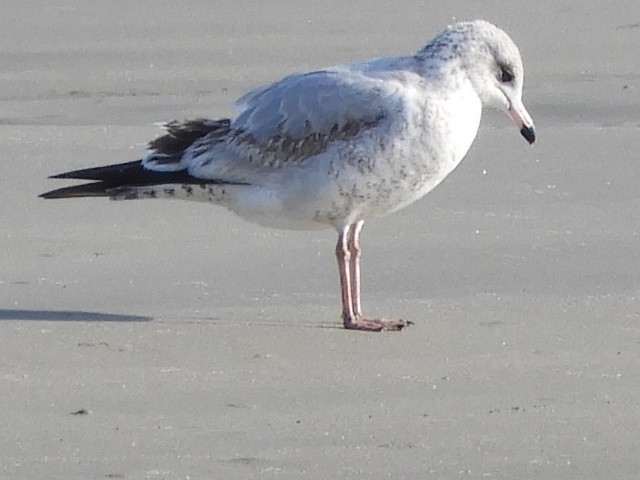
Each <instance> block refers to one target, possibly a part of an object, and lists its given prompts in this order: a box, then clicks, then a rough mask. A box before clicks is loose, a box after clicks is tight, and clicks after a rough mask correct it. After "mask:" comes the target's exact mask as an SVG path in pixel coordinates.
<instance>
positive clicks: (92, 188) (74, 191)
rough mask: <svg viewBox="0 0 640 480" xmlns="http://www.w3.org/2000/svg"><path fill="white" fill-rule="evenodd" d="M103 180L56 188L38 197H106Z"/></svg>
mask: <svg viewBox="0 0 640 480" xmlns="http://www.w3.org/2000/svg"><path fill="white" fill-rule="evenodd" d="M107 188H109V187H106V186H105V183H104V182H94V183H84V184H82V185H75V186H73V187H65V188H58V189H57V190H51V191H50V192H47V193H43V194H41V195H38V196H39V197H40V198H47V199H53V198H77V197H108V196H109V195H108V194H107Z"/></svg>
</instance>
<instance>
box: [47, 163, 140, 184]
mask: <svg viewBox="0 0 640 480" xmlns="http://www.w3.org/2000/svg"><path fill="white" fill-rule="evenodd" d="M142 172H146V170H144V169H143V168H142V162H141V161H140V160H136V161H134V162H126V163H118V164H115V165H106V166H104V167H95V168H83V169H82V170H74V171H72V172H65V173H59V174H57V175H51V176H50V177H49V178H78V179H82V180H100V181H103V182H109V181H112V182H114V181H115V182H118V181H121V180H122V179H123V178H128V179H131V180H133V179H134V178H135V177H137V176H139V175H140V173H142Z"/></svg>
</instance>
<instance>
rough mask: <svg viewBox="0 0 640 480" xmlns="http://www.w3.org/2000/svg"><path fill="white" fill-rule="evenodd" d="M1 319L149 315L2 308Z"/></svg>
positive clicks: (97, 318) (123, 319)
mask: <svg viewBox="0 0 640 480" xmlns="http://www.w3.org/2000/svg"><path fill="white" fill-rule="evenodd" d="M1 320H45V321H50V322H148V321H150V320H153V318H151V317H143V316H139V315H123V314H117V313H100V312H82V311H74V310H2V309H0V321H1Z"/></svg>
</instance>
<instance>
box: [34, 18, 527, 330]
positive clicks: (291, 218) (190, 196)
mask: <svg viewBox="0 0 640 480" xmlns="http://www.w3.org/2000/svg"><path fill="white" fill-rule="evenodd" d="M522 85H523V68H522V62H521V59H520V54H519V52H518V49H517V47H516V46H515V44H514V43H513V41H512V40H511V39H510V38H509V36H508V35H507V34H506V33H504V32H503V31H502V30H500V29H498V28H497V27H495V26H493V25H491V24H490V23H488V22H484V21H475V22H466V23H459V24H456V25H453V26H450V27H448V28H447V29H446V30H444V31H443V32H441V33H440V34H439V35H438V36H436V37H435V38H434V39H433V40H432V41H431V42H430V43H428V44H427V45H426V46H425V47H424V48H422V49H421V50H420V51H419V52H418V53H416V54H415V55H409V56H402V57H389V58H381V59H373V60H369V61H365V62H357V63H352V64H348V65H341V66H337V67H331V68H326V69H322V70H318V71H314V72H309V73H299V74H293V75H290V76H287V77H285V78H283V79H282V80H280V81H277V82H275V83H273V84H271V85H266V86H262V87H259V88H256V89H254V90H252V91H250V92H248V93H247V94H245V95H244V96H243V97H241V98H240V99H239V100H238V101H237V104H236V105H237V110H238V112H237V115H236V116H235V118H233V119H230V120H215V121H214V120H196V121H192V122H185V123H183V124H180V123H176V122H173V123H171V124H169V125H168V133H167V134H166V135H165V136H164V137H161V138H159V139H156V140H154V141H153V142H151V143H150V145H149V149H148V151H147V153H146V155H145V156H144V158H143V159H142V160H141V162H138V163H135V165H134V162H132V163H128V164H121V165H116V166H114V167H112V168H111V170H109V167H101V168H98V169H88V170H81V171H78V172H70V173H68V174H62V175H59V176H58V177H63V178H85V179H91V180H98V181H99V183H98V184H95V183H94V184H89V185H90V186H89V187H85V190H82V187H83V186H80V187H71V188H67V189H61V190H58V191H55V192H50V193H48V194H45V195H44V196H45V197H47V198H60V197H63V196H82V195H83V193H84V195H87V194H92V195H96V194H97V195H108V196H110V197H111V198H114V199H133V198H148V197H154V198H182V199H187V200H197V201H207V202H212V203H216V204H220V205H223V206H225V207H227V208H229V209H231V210H232V211H234V212H236V213H237V214H239V215H240V216H242V217H244V218H246V219H247V220H250V221H252V222H256V223H259V224H262V225H267V226H273V227H278V228H288V229H314V228H324V227H333V228H335V229H336V230H337V231H338V232H339V240H338V245H337V249H336V251H337V256H338V264H339V268H340V277H341V286H342V301H343V314H342V316H343V320H344V324H345V326H346V327H348V328H355V329H363V330H381V329H400V328H402V327H403V326H404V325H406V322H402V321H388V320H380V319H368V318H365V317H364V316H363V315H362V313H361V311H360V310H361V309H360V299H359V291H360V285H359V252H360V250H359V245H358V236H359V232H360V229H361V227H362V224H363V222H364V221H365V220H368V219H370V218H374V217H379V216H383V215H386V214H388V213H391V212H393V211H395V210H398V209H399V208H402V207H404V206H406V205H408V204H410V203H412V202H414V201H416V200H418V199H419V198H421V197H422V196H424V195H425V194H426V193H428V192H429V191H430V190H432V189H433V188H434V187H435V186H437V185H438V184H439V183H440V182H441V181H442V180H443V179H444V178H445V177H446V176H447V175H448V174H449V173H450V172H451V171H452V170H453V169H454V168H455V167H456V166H457V165H458V164H459V163H460V161H461V160H462V158H463V157H464V155H465V154H466V152H467V151H468V149H469V147H470V146H471V144H472V142H473V140H474V138H475V136H476V133H477V131H478V126H479V123H480V117H481V112H482V107H483V106H490V107H496V108H500V109H503V110H505V111H506V112H507V113H508V114H509V116H510V117H511V118H512V119H513V121H514V122H515V123H516V125H517V126H518V128H519V129H520V131H521V133H522V135H523V136H524V137H525V138H526V139H527V140H528V141H529V143H533V141H534V139H535V135H534V130H533V122H532V120H531V117H530V116H529V114H528V113H527V111H526V109H525V108H524V106H523V104H522ZM114 168H119V169H120V173H122V174H123V175H121V177H122V178H121V179H120V180H118V179H117V178H116V176H114V173H113V172H114ZM134 169H137V170H134ZM132 172H133V173H132ZM127 176H128V177H127ZM112 177H113V178H112ZM118 178H120V177H118ZM98 187H100V188H98ZM87 188H88V189H87ZM89 190H90V192H91V193H87V192H88V191H89ZM96 192H98V193H96ZM72 193H73V194H72Z"/></svg>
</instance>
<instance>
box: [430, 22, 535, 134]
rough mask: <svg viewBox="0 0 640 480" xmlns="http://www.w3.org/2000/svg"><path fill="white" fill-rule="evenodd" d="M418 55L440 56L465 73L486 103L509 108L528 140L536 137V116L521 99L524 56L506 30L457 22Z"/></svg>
mask: <svg viewBox="0 0 640 480" xmlns="http://www.w3.org/2000/svg"><path fill="white" fill-rule="evenodd" d="M418 56H423V57H428V58H431V59H433V60H436V59H437V60H440V62H439V63H440V66H441V68H442V67H444V66H445V65H446V66H449V67H450V69H451V70H452V71H460V73H463V74H464V75H466V77H467V78H468V79H469V81H470V83H471V85H472V86H473V88H474V90H475V92H476V93H477V95H478V97H479V98H480V101H481V102H482V105H483V106H485V107H492V108H496V109H498V110H503V111H504V112H506V113H507V115H509V117H510V118H511V120H513V122H514V123H515V124H516V126H517V127H518V129H519V130H520V133H521V134H522V136H523V137H524V138H525V139H526V140H527V142H529V144H532V143H533V142H534V141H535V139H536V135H535V128H534V125H533V120H532V119H531V116H530V115H529V113H528V112H527V109H526V108H525V107H524V104H523V103H522V88H523V83H524V69H523V67H522V58H521V57H520V51H519V50H518V47H517V46H516V44H515V43H514V42H513V40H511V37H509V35H508V34H507V33H506V32H504V31H503V30H501V29H499V28H498V27H496V26H495V25H492V24H491V23H489V22H486V21H484V20H475V21H472V22H461V23H456V24H455V25H451V26H449V27H447V28H446V29H445V30H443V31H442V32H441V33H439V34H438V35H437V36H436V37H435V38H434V39H433V40H432V41H431V42H429V43H428V44H427V45H426V46H425V47H424V48H423V49H422V50H421V51H420V52H418Z"/></svg>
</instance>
